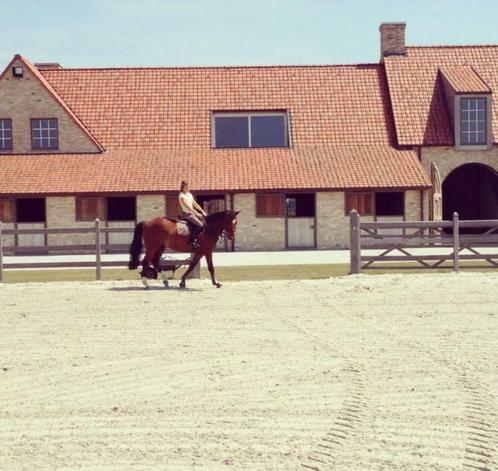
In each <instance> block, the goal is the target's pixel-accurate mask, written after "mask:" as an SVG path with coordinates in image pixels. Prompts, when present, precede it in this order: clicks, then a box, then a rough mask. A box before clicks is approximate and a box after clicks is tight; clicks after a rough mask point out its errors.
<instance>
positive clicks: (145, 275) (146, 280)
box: [141, 249, 154, 289]
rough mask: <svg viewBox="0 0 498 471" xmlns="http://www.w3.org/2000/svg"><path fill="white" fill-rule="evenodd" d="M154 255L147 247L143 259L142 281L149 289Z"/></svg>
mask: <svg viewBox="0 0 498 471" xmlns="http://www.w3.org/2000/svg"><path fill="white" fill-rule="evenodd" d="M153 255H154V252H152V251H151V250H150V249H147V250H146V252H145V256H144V259H143V260H142V273H141V275H142V283H143V284H144V286H145V289H149V288H150V285H149V278H150V277H149V276H148V275H149V273H150V271H151V270H152V268H151V266H150V261H151V260H152V258H153Z"/></svg>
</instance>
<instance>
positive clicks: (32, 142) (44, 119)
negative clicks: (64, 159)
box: [30, 118, 60, 152]
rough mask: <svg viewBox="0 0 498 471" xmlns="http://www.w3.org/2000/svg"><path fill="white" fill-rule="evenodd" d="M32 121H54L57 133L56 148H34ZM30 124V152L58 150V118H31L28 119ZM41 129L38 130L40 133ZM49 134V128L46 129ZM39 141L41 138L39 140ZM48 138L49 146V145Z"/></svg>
mask: <svg viewBox="0 0 498 471" xmlns="http://www.w3.org/2000/svg"><path fill="white" fill-rule="evenodd" d="M34 121H55V124H56V131H57V146H56V147H35V137H34V135H33V131H34V129H33V124H34ZM30 124H31V150H34V151H42V152H43V151H52V150H59V140H60V139H59V119H58V118H31V119H30ZM42 130H43V129H42V128H40V131H42ZM48 130H49V132H50V127H49V128H48ZM40 139H41V138H40ZM50 141H51V139H50V136H49V141H48V142H49V144H50Z"/></svg>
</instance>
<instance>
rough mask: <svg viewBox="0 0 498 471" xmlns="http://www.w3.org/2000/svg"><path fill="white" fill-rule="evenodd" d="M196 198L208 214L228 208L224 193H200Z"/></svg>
mask: <svg viewBox="0 0 498 471" xmlns="http://www.w3.org/2000/svg"><path fill="white" fill-rule="evenodd" d="M196 199H197V202H198V203H199V204H200V205H201V206H202V208H203V209H204V211H206V213H208V214H213V213H216V212H218V211H225V209H226V202H225V195H223V194H219V195H214V194H213V195H199V196H197V198H196Z"/></svg>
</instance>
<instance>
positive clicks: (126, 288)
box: [108, 286, 202, 292]
mask: <svg viewBox="0 0 498 471" xmlns="http://www.w3.org/2000/svg"><path fill="white" fill-rule="evenodd" d="M108 290H109V291H180V292H191V291H202V290H200V289H198V288H188V287H185V288H180V287H179V286H168V287H165V286H150V287H149V288H144V287H143V286H113V287H112V288H108Z"/></svg>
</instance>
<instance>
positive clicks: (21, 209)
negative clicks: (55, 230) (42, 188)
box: [16, 198, 45, 223]
mask: <svg viewBox="0 0 498 471" xmlns="http://www.w3.org/2000/svg"><path fill="white" fill-rule="evenodd" d="M16 219H17V222H29V223H32V222H45V198H21V199H18V200H16Z"/></svg>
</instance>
